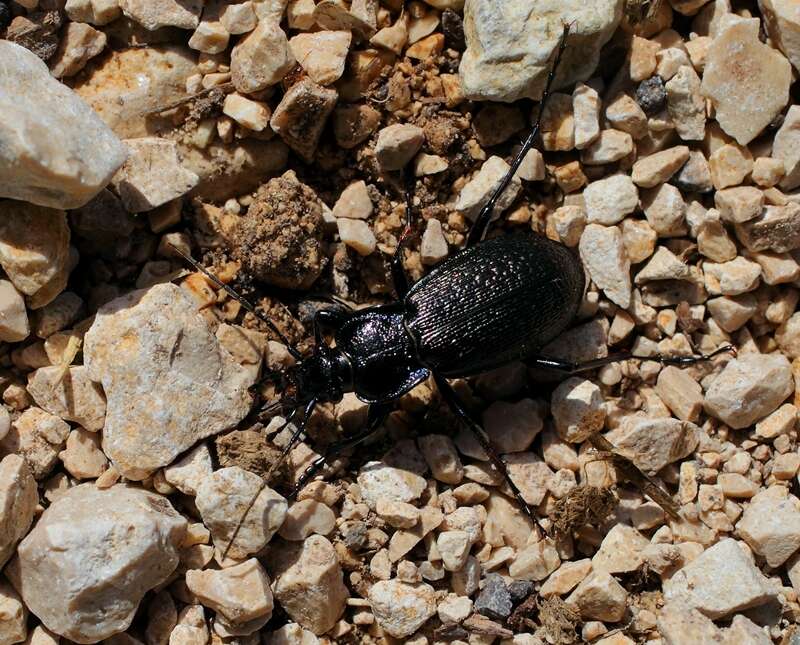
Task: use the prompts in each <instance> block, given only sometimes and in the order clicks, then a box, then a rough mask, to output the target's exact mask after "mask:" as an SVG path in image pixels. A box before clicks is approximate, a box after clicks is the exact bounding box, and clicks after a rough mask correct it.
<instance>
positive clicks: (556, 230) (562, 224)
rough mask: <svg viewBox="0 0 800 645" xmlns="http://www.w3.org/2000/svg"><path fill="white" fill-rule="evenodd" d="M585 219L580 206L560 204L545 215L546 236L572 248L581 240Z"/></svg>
mask: <svg viewBox="0 0 800 645" xmlns="http://www.w3.org/2000/svg"><path fill="white" fill-rule="evenodd" d="M586 219H587V215H586V209H585V208H583V207H582V206H561V207H560V208H557V209H556V210H555V211H554V212H553V213H551V214H550V215H548V217H547V236H548V237H549V238H550V239H555V240H557V241H559V242H561V243H562V244H564V245H565V246H568V247H570V248H574V247H576V246H578V244H579V243H580V241H581V235H582V234H583V229H584V228H586Z"/></svg>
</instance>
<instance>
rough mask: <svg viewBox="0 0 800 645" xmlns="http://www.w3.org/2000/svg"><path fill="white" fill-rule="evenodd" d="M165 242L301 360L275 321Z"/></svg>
mask: <svg viewBox="0 0 800 645" xmlns="http://www.w3.org/2000/svg"><path fill="white" fill-rule="evenodd" d="M167 244H169V245H170V246H171V247H172V249H173V250H174V251H175V252H176V253H177V254H178V255H180V256H181V257H182V258H183V259H184V260H186V261H187V262H188V263H189V264H191V265H192V267H194V268H195V269H196V270H198V271H199V272H200V273H202V274H203V275H204V276H206V277H207V278H208V279H209V280H211V281H212V282H213V283H214V284H215V285H217V286H218V287H219V288H220V289H222V290H224V291H225V293H227V294H228V295H229V296H230V297H231V298H233V299H234V300H235V301H236V302H238V303H239V304H240V305H242V307H243V308H244V310H245V311H248V312H250V313H251V314H253V315H254V316H255V317H256V318H258V319H259V320H260V321H261V322H263V323H264V324H265V325H266V326H267V327H269V328H270V329H271V330H272V333H274V334H275V335H276V336H277V337H278V338H279V339H280V341H281V342H282V343H283V344H284V345H286V349H287V351H288V352H289V353H290V354H291V355H292V357H293V358H294V359H295V360H297V361H301V360H303V355H302V354H301V353H300V352H299V351H298V349H297V348H296V347H295V346H294V345H292V343H290V342H289V339H288V338H286V336H285V335H284V334H283V332H281V330H280V329H278V327H277V326H276V325H275V323H273V322H272V321H271V320H269V319H268V318H267V317H266V316H264V315H262V314H260V313H259V312H258V311H257V310H256V308H255V307H254V306H253V305H252V304H250V302H249V301H248V300H245V299H244V298H243V297H242V296H240V295H239V294H238V293H236V291H234V290H233V289H232V288H231V287H229V286H228V285H227V284H225V283H224V282H223V281H222V280H220V279H219V278H218V277H217V276H215V275H214V274H213V273H211V272H210V271H209V270H208V269H206V268H205V267H204V266H203V265H201V264H200V263H199V262H198V261H197V260H195V259H194V258H193V257H191V256H190V255H187V254H186V253H184V252H183V251H181V250H180V249H179V248H178V247H177V246H175V245H174V244H172V243H171V242H167Z"/></svg>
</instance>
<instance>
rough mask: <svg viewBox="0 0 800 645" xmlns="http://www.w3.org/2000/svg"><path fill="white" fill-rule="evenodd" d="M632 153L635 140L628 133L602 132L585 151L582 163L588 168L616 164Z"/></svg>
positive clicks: (582, 154) (611, 130)
mask: <svg viewBox="0 0 800 645" xmlns="http://www.w3.org/2000/svg"><path fill="white" fill-rule="evenodd" d="M632 152H633V138H632V137H631V135H629V134H628V133H627V132H620V131H619V130H614V129H608V130H602V131H601V132H600V135H599V136H598V137H597V139H595V140H594V142H593V143H591V144H590V145H589V146H588V147H587V148H586V149H584V150H583V152H582V153H581V161H582V162H583V163H584V164H586V165H587V166H596V165H602V164H607V163H614V162H615V161H619V160H620V159H624V158H625V157H627V156H628V155H629V154H631V153H632Z"/></svg>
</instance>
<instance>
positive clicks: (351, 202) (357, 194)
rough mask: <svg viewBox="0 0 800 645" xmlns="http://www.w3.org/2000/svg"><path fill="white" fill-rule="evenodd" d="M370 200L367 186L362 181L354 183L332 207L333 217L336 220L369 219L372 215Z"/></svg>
mask: <svg viewBox="0 0 800 645" xmlns="http://www.w3.org/2000/svg"><path fill="white" fill-rule="evenodd" d="M372 210H373V206H372V200H371V199H370V197H369V191H368V190H367V184H366V183H365V182H364V181H363V180H359V181H354V182H353V183H352V184H350V185H349V186H347V188H345V189H344V190H343V191H342V194H341V195H340V196H339V199H338V200H336V203H335V204H334V205H333V216H334V217H336V218H337V219H338V218H340V217H347V218H348V219H369V217H370V216H371V215H372Z"/></svg>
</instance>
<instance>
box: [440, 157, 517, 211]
mask: <svg viewBox="0 0 800 645" xmlns="http://www.w3.org/2000/svg"><path fill="white" fill-rule="evenodd" d="M509 170H511V166H509V165H508V164H507V163H506V162H505V161H504V160H503V159H502V158H500V157H489V158H488V159H487V160H486V161H485V162H484V163H483V165H482V166H481V169H480V171H479V172H478V174H477V175H475V176H474V177H473V178H472V179H471V180H470V181H469V182H467V184H466V185H465V186H464V188H462V189H461V193H460V194H459V196H458V200H457V201H456V209H457V210H460V211H461V212H462V213H464V215H466V216H467V217H468V218H469V219H471V220H473V221H474V220H475V218H476V217H477V216H478V213H480V211H481V208H483V207H484V206H485V205H486V202H488V201H489V199H490V198H491V196H492V194H493V193H494V191H495V189H496V188H497V186H498V185H499V183H500V182H501V181H502V179H503V177H505V176H506V174H508V171H509ZM521 189H522V183H521V182H520V180H519V179H517V178H516V177H514V178H513V179H512V180H511V183H510V184H509V185H508V188H506V190H505V192H504V193H503V195H502V196H501V197H500V199H499V200H498V202H497V206H495V208H494V212H493V213H492V219H497V218H498V217H500V215H501V214H502V213H503V211H505V210H506V209H507V208H508V207H509V206H511V204H512V203H513V202H514V200H515V199H516V198H517V195H518V194H519V191H520V190H521Z"/></svg>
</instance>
